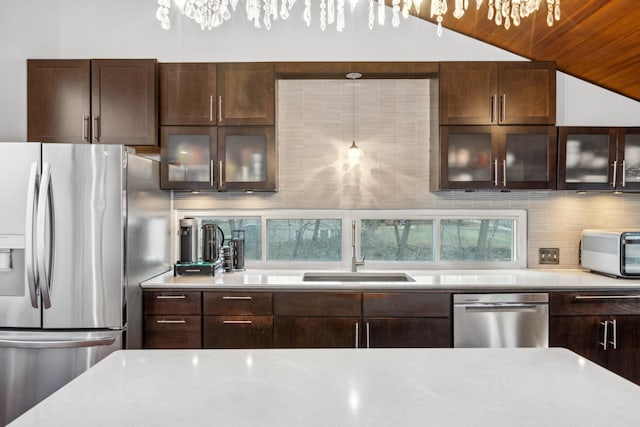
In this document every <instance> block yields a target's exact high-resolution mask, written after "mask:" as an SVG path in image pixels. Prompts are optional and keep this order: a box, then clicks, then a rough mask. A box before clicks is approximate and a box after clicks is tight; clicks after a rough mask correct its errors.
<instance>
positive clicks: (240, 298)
mask: <svg viewBox="0 0 640 427" xmlns="http://www.w3.org/2000/svg"><path fill="white" fill-rule="evenodd" d="M222 299H228V300H251V299H252V298H251V297H250V296H246V297H232V296H229V295H225V296H223V297H222Z"/></svg>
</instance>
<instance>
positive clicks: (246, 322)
mask: <svg viewBox="0 0 640 427" xmlns="http://www.w3.org/2000/svg"><path fill="white" fill-rule="evenodd" d="M222 323H223V324H225V325H250V324H252V323H253V322H252V321H251V320H223V321H222Z"/></svg>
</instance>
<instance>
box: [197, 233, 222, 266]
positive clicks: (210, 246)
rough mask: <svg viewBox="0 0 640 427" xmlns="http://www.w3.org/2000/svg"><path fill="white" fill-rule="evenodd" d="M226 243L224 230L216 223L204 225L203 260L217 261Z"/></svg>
mask: <svg viewBox="0 0 640 427" xmlns="http://www.w3.org/2000/svg"><path fill="white" fill-rule="evenodd" d="M223 243H224V232H223V231H222V229H221V228H220V227H218V226H217V225H216V224H204V225H203V226H202V261H204V262H213V263H215V262H217V261H218V259H219V257H220V248H222V245H223Z"/></svg>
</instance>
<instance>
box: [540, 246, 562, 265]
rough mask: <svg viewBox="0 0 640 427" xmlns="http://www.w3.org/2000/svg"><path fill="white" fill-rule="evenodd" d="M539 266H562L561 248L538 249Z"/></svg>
mask: <svg viewBox="0 0 640 427" xmlns="http://www.w3.org/2000/svg"><path fill="white" fill-rule="evenodd" d="M538 264H560V249H559V248H540V249H538Z"/></svg>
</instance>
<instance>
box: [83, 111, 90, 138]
mask: <svg viewBox="0 0 640 427" xmlns="http://www.w3.org/2000/svg"><path fill="white" fill-rule="evenodd" d="M88 133H89V116H85V115H84V114H83V115H82V140H83V141H85V142H89V135H88Z"/></svg>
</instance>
